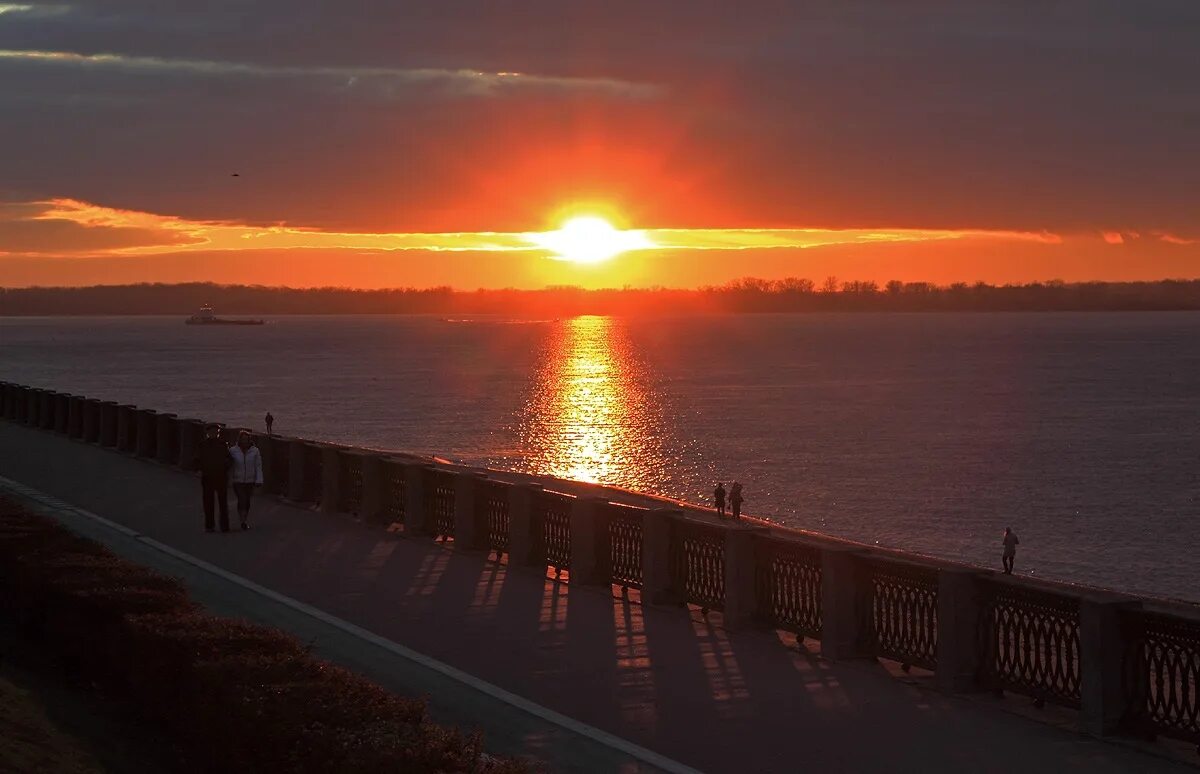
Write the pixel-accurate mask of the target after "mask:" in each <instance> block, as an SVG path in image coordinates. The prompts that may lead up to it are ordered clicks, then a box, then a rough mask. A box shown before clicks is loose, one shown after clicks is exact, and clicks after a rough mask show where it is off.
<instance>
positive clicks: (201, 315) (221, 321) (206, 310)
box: [183, 304, 263, 325]
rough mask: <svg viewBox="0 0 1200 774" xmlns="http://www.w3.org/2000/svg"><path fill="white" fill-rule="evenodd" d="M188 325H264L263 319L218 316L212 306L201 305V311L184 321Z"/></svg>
mask: <svg viewBox="0 0 1200 774" xmlns="http://www.w3.org/2000/svg"><path fill="white" fill-rule="evenodd" d="M183 322H184V324H186V325H262V324H263V321H262V320H231V319H229V318H228V317H217V316H216V315H215V314H213V310H212V307H211V306H208V305H207V304H206V305H204V306H202V307H200V311H199V312H196V313H195V314H194V315H192V316H191V317H189V318H187V319H186V320H184V321H183Z"/></svg>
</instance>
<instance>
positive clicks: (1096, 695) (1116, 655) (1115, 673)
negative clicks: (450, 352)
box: [1079, 596, 1141, 736]
mask: <svg viewBox="0 0 1200 774" xmlns="http://www.w3.org/2000/svg"><path fill="white" fill-rule="evenodd" d="M1140 607H1141V603H1139V602H1134V601H1128V600H1123V599H1116V598H1111V597H1103V596H1089V597H1084V598H1082V599H1080V600H1079V677H1080V686H1079V688H1080V704H1081V706H1080V716H1079V721H1080V724H1081V726H1082V728H1083V731H1084V732H1086V733H1089V734H1093V735H1095V736H1104V735H1106V734H1111V733H1113V732H1115V731H1116V730H1117V728H1118V726H1119V725H1120V723H1121V720H1122V718H1124V717H1125V711H1126V701H1125V692H1124V690H1123V689H1122V684H1121V677H1122V656H1123V655H1124V653H1125V641H1124V638H1123V637H1122V634H1121V619H1120V614H1121V611H1122V610H1130V609H1138V608H1140Z"/></svg>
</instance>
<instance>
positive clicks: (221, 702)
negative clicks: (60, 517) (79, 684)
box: [0, 498, 527, 774]
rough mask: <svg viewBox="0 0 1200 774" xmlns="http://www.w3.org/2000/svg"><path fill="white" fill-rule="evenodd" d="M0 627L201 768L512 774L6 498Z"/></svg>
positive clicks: (277, 635)
mask: <svg viewBox="0 0 1200 774" xmlns="http://www.w3.org/2000/svg"><path fill="white" fill-rule="evenodd" d="M0 599H3V603H0V616H4V617H5V618H7V619H9V621H10V622H12V623H15V624H17V625H18V626H20V627H21V630H22V631H23V633H24V634H25V635H26V636H28V637H29V638H31V639H34V640H36V641H37V642H38V643H39V644H40V645H42V646H43V647H44V648H45V649H46V650H48V651H50V652H52V653H53V654H54V655H55V656H57V657H58V659H60V660H61V662H62V663H63V664H64V665H65V666H66V667H67V668H68V669H69V670H71V671H72V672H74V673H75V674H76V675H77V676H78V677H80V678H81V679H83V680H85V681H90V682H96V683H99V684H100V685H102V686H104V687H105V688H107V689H108V690H109V691H110V692H111V693H113V694H115V695H118V696H121V697H124V698H126V699H128V700H130V701H131V703H132V704H133V706H134V707H136V708H137V710H138V712H139V713H140V714H141V715H142V716H143V717H144V718H145V720H146V721H147V722H148V723H150V724H151V725H152V726H154V727H155V729H156V730H157V731H159V732H160V733H162V734H164V735H166V736H167V737H168V738H169V739H172V740H174V741H175V743H176V744H177V745H178V746H179V747H180V748H181V749H183V750H186V751H189V752H190V755H191V757H192V758H193V760H194V761H195V764H196V766H197V768H198V769H201V770H211V771H218V770H220V771H227V772H267V771H271V772H274V771H288V772H314V773H315V772H322V773H324V772H355V773H356V774H358V773H360V772H384V771H388V772H468V771H469V772H495V773H500V772H517V771H524V770H526V768H527V767H525V766H524V765H523V764H520V763H516V762H512V761H495V760H493V759H490V758H487V757H486V756H483V755H482V747H481V741H480V738H479V737H478V736H477V735H475V736H466V735H464V734H462V733H460V732H457V731H453V730H449V729H445V728H442V727H439V726H437V725H435V724H433V723H432V722H430V720H429V718H428V716H427V715H426V710H425V706H424V704H423V703H422V702H419V701H413V700H410V699H404V698H400V697H398V696H394V695H392V694H390V693H388V692H387V691H384V690H382V689H381V688H379V687H378V686H375V685H374V684H372V683H370V682H369V681H367V680H364V679H362V678H361V677H358V676H357V675H354V674H352V673H350V672H347V671H346V670H344V669H340V668H338V667H334V666H332V665H330V664H328V663H326V662H323V661H320V660H318V659H316V658H313V657H311V656H310V655H309V654H308V652H307V651H306V650H305V649H304V648H303V647H302V646H301V645H300V643H299V642H298V641H296V640H295V639H294V638H292V637H290V636H287V635H285V634H283V633H281V632H279V631H275V630H272V629H267V628H264V627H260V626H255V625H253V624H250V623H246V622H243V621H235V620H230V619H225V618H218V617H215V616H211V615H207V614H204V613H202V612H201V611H200V610H199V609H198V608H197V606H196V605H195V604H194V603H192V602H191V601H190V600H189V599H188V596H187V593H186V591H185V589H184V588H183V587H182V586H181V585H180V584H179V583H178V582H177V581H175V580H173V579H171V578H166V577H164V576H162V575H158V574H157V573H154V572H151V571H149V570H147V569H145V568H142V567H138V566H137V565H134V564H131V563H129V562H126V561H124V560H122V559H120V558H118V557H117V556H115V555H114V554H112V553H111V552H109V551H108V550H106V549H105V548H103V547H102V546H100V545H98V544H96V543H94V542H92V541H89V540H85V539H83V538H80V537H77V536H75V535H73V534H72V533H70V532H68V531H67V530H65V529H63V528H62V527H60V526H58V525H57V524H55V523H53V522H51V521H49V520H46V519H43V518H41V517H38V516H36V515H33V514H31V513H29V512H27V511H26V510H24V509H22V508H20V507H19V506H18V505H17V504H15V503H14V502H12V501H8V500H4V499H3V498H0Z"/></svg>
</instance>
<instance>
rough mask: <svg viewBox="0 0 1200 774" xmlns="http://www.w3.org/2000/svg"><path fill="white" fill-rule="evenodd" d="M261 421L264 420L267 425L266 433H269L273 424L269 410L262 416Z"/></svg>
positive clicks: (273, 419)
mask: <svg viewBox="0 0 1200 774" xmlns="http://www.w3.org/2000/svg"><path fill="white" fill-rule="evenodd" d="M263 422H265V423H266V425H267V435H271V428H272V427H274V426H275V417H273V416H271V412H270V411H268V412H267V415H266V416H265V417H263Z"/></svg>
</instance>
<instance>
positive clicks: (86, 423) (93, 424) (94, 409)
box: [79, 398, 100, 444]
mask: <svg viewBox="0 0 1200 774" xmlns="http://www.w3.org/2000/svg"><path fill="white" fill-rule="evenodd" d="M98 403H100V402H98V401H97V400H96V398H84V400H82V401H80V402H79V438H82V439H83V440H84V442H85V443H89V444H90V443H96V440H98V439H100V414H98V412H100V407H98Z"/></svg>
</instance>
